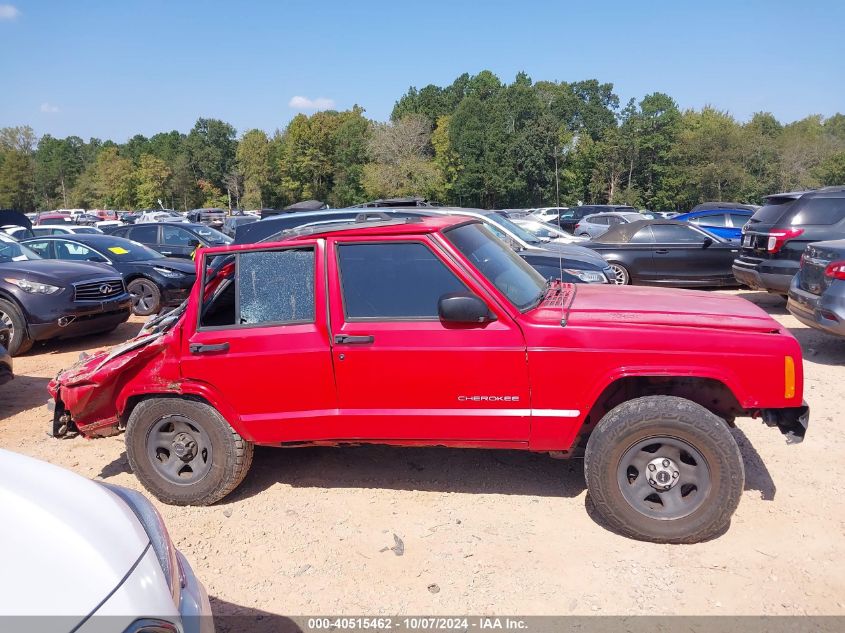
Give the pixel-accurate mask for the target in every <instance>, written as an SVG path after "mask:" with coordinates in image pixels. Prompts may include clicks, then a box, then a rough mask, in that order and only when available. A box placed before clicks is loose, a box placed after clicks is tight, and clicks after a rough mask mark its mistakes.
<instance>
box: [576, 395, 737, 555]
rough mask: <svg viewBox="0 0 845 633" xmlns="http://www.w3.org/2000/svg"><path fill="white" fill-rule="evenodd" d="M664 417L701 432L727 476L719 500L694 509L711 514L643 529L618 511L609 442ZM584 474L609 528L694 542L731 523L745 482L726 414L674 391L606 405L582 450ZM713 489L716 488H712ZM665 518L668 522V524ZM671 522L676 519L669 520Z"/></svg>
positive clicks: (656, 539)
mask: <svg viewBox="0 0 845 633" xmlns="http://www.w3.org/2000/svg"><path fill="white" fill-rule="evenodd" d="M655 421H659V422H660V423H668V424H670V425H678V428H681V429H682V428H683V427H685V426H686V427H688V428H689V429H690V430H691V431H694V432H696V433H698V434H703V435H704V436H706V438H708V439H709V441H711V442H712V443H713V448H714V449H715V451H716V452H717V454H718V455H720V457H721V458H723V461H724V462H725V463H724V464H723V466H726V468H725V469H724V470H725V471H726V472H725V475H726V476H725V477H724V479H725V480H726V482H725V486H724V488H725V490H726V492H725V493H723V494H718V495H717V503H716V504H713V505H709V506H708V507H707V508H706V510H705V509H704V508H701V509H699V510H698V511H696V513H695V514H696V515H697V514H699V513H700V512H702V511H705V512H706V514H707V516H708V517H709V518H708V520H706V521H705V522H704V523H703V524H701V525H700V527H699V528H698V529H696V530H695V531H693V532H690V533H687V534H683V535H665V534H656V533H654V532H651V533H650V532H646V531H643V530H639V529H637V528H635V527H634V526H632V525H631V524H630V522H629V521H626V520H625V518H624V517H623V516H622V514H621V513H620V511H619V510H620V509H619V508H617V507H616V506H617V503H616V500H615V499H614V498H613V496H612V494H611V489H610V488H609V486H616V485H617V483H616V464H608V463H607V461H608V459H607V456H608V454H609V453H610V451H611V449H612V447H616V446H618V445H619V444H620V443H621V442H624V436H625V435H628V434H630V433H631V432H632V431H636V430H638V429H642V430H645V429H647V428H648V427H650V426H653V425H654V424H655ZM584 474H585V478H586V480H587V489H588V490H589V493H590V498H591V501H592V503H593V505H594V507H595V509H596V510H597V512H598V513H599V514H600V515H601V516H602V518H603V519H604V520H605V521H607V523H608V525H609V526H610V527H611V529H613V530H615V531H617V532H618V533H620V534H623V535H625V536H629V537H631V538H635V539H640V540H646V541H651V542H655V543H698V542H700V541H704V540H709V539H711V538H713V537H715V536H717V535H719V534H720V533H721V532H722V531H723V529H724V528H725V527H726V526H727V525H728V524H729V523H730V519H731V516H732V515H733V513H734V511H735V510H736V508H737V506H738V505H739V501H740V497H741V496H742V491H743V488H744V485H745V469H744V466H743V461H742V454H741V453H740V451H739V446H738V445H737V443H736V440H735V439H734V437H733V435H732V434H731V432H730V430H729V428H728V426H727V424H726V423H725V421H724V420H722V419H721V418H719V417H718V416H716V415H715V414H713V413H711V412H710V411H708V410H707V409H705V408H704V407H702V406H701V405H699V404H697V403H695V402H692V401H691V400H687V399H686V398H679V397H676V396H645V397H641V398H635V399H633V400H628V401H626V402H623V403H622V404H620V405H618V406H616V407H615V408H613V409H612V410H611V411H609V412H608V413H607V414H606V415H605V416H604V417H603V418H602V419H601V421H600V422H599V424H598V425H597V426H596V428H595V429H594V430H593V432H592V434H591V435H590V438H589V440H588V442H587V449H586V452H585V455H584ZM711 492H713V493H715V492H716V491H711ZM668 523H669V522H667V524H668ZM672 523H674V522H672Z"/></svg>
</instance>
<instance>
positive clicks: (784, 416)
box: [760, 402, 810, 444]
mask: <svg viewBox="0 0 845 633" xmlns="http://www.w3.org/2000/svg"><path fill="white" fill-rule="evenodd" d="M760 414H761V416H762V418H763V422H765V423H766V425H767V426H773V427H774V426H776V427H777V428H778V429H780V432H781V433H783V434H784V435H785V436H786V443H787V444H798V443H799V442H803V441H804V436H805V435H806V434H807V427H808V426H809V424H810V407H809V406H808V405H807V403H806V402H804V403H802V404H801V406H800V407H787V408H785V409H763V410H762V411H761V412H760Z"/></svg>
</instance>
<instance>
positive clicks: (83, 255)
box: [53, 240, 106, 262]
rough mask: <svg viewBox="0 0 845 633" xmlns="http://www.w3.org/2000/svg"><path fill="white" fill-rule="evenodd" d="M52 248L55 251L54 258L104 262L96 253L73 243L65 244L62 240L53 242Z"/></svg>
mask: <svg viewBox="0 0 845 633" xmlns="http://www.w3.org/2000/svg"><path fill="white" fill-rule="evenodd" d="M53 246H54V247H55V249H56V258H58V259H69V260H74V261H78V262H104V261H106V260H105V259H104V258H103V256H102V255H100V254H99V253H98V252H96V251H94V250H92V249H90V248H88V247H87V246H83V245H82V244H77V243H75V242H66V241H64V240H54V241H53Z"/></svg>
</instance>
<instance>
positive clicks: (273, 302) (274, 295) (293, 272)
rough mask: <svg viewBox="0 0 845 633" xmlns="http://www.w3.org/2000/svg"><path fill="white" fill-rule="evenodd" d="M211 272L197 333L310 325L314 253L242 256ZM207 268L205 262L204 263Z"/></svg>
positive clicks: (295, 251) (293, 251)
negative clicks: (209, 329) (203, 329)
mask: <svg viewBox="0 0 845 633" xmlns="http://www.w3.org/2000/svg"><path fill="white" fill-rule="evenodd" d="M236 258H237V259H235V257H230V258H227V261H222V262H220V263H219V264H218V263H217V262H215V264H214V265H212V266H211V268H212V269H213V270H214V271H215V273H214V274H213V275H212V276H210V277H207V278H206V280H205V292H204V297H205V298H204V300H203V305H202V312H201V316H200V327H226V326H230V327H238V326H247V325H270V324H275V325H279V324H286V323H288V324H289V323H309V322H313V321H314V249H312V248H302V249H288V250H282V251H258V252H252V253H241V254H239V255H237V256H236ZM206 266H208V261H206Z"/></svg>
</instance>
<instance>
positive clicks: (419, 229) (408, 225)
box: [280, 215, 468, 242]
mask: <svg viewBox="0 0 845 633" xmlns="http://www.w3.org/2000/svg"><path fill="white" fill-rule="evenodd" d="M467 220H468V218H467V217H466V216H453V215H446V216H430V217H428V216H425V217H418V218H417V217H414V218H402V219H397V220H377V221H369V222H357V223H356V222H346V223H343V224H335V225H333V226H332V225H329V226H326V227H325V228H321V227H320V226H319V225H317V226H311V227H306V228H309V229H312V230H310V231H308V232H307V233H302V234H296V233H295V229H294V230H293V231H292V232H291V235H290V236H289V237H288V236H284V235H282V236H281V237H282V239H281V240H280V241H282V242H286V241H291V240H298V239H313V238H315V237H324V236H326V235H331V236H332V237H346V236H355V237H366V236H377V235H424V234H427V233H436V232H437V231H442V230H443V229H447V228H449V227H450V226H454V225H456V224H464V223H465V222H467Z"/></svg>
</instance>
